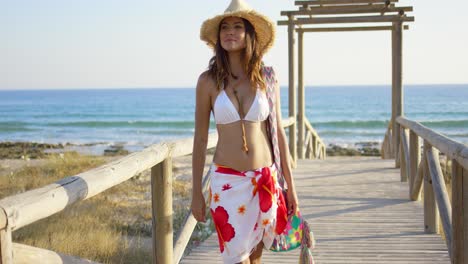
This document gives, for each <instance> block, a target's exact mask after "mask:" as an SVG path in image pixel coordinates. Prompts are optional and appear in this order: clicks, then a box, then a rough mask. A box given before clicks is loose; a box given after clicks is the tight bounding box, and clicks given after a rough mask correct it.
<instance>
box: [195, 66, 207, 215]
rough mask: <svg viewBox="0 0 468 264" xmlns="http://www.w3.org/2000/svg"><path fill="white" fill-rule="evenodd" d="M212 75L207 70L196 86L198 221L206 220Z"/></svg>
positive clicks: (196, 194) (196, 199)
mask: <svg viewBox="0 0 468 264" xmlns="http://www.w3.org/2000/svg"><path fill="white" fill-rule="evenodd" d="M209 85H210V77H209V76H208V73H207V72H204V73H202V74H201V75H200V77H199V78H198V82H197V87H196V104H195V135H194V139H193V152H192V177H193V178H192V206H191V207H192V214H193V216H194V217H195V219H197V221H201V222H205V220H206V219H205V207H206V205H205V198H204V197H203V191H202V177H203V169H204V167H205V160H206V146H207V144H208V128H209V125H210V111H211V101H210V94H209V87H210V86H209Z"/></svg>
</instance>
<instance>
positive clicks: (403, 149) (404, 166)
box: [400, 126, 411, 188]
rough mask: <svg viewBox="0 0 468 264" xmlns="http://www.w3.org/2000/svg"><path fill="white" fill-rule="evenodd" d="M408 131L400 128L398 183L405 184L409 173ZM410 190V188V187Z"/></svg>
mask: <svg viewBox="0 0 468 264" xmlns="http://www.w3.org/2000/svg"><path fill="white" fill-rule="evenodd" d="M408 137H409V136H408V131H407V129H405V128H404V127H402V126H400V138H401V142H400V181H401V182H407V181H408V177H409V175H408V174H409V173H408V168H409V159H410V157H409V143H408V141H409V139H408ZM410 188H411V187H410Z"/></svg>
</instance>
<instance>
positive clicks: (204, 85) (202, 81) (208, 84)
mask: <svg viewBox="0 0 468 264" xmlns="http://www.w3.org/2000/svg"><path fill="white" fill-rule="evenodd" d="M197 86H198V87H200V88H201V89H204V90H211V89H213V88H215V87H216V83H215V80H214V79H213V77H212V76H211V74H210V73H209V71H208V70H206V71H204V72H202V73H201V74H200V76H199V77H198V84H197Z"/></svg>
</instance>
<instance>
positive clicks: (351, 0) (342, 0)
mask: <svg viewBox="0 0 468 264" xmlns="http://www.w3.org/2000/svg"><path fill="white" fill-rule="evenodd" d="M386 2H387V1H386V0H313V1H294V5H297V6H316V5H340V4H377V3H386ZM388 2H389V3H396V2H398V0H388Z"/></svg>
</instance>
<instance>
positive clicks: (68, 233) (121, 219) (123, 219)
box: [0, 152, 151, 263]
mask: <svg viewBox="0 0 468 264" xmlns="http://www.w3.org/2000/svg"><path fill="white" fill-rule="evenodd" d="M105 162H106V160H105V159H103V158H102V157H99V156H85V155H80V154H78V153H76V152H67V153H64V154H56V155H51V156H50V157H48V158H47V162H45V163H44V165H41V166H35V167H32V166H26V167H24V168H22V169H21V170H19V171H17V172H15V173H12V174H11V175H6V176H3V177H0V197H6V196H9V195H13V194H16V193H21V192H24V191H27V190H30V189H34V188H37V187H41V186H44V185H46V184H49V183H52V182H55V181H57V180H59V179H62V178H65V177H67V176H70V175H75V174H78V173H80V172H83V171H87V170H89V169H92V168H94V167H97V166H100V165H102V164H104V163H105ZM149 188H150V187H149V184H148V183H147V182H144V181H139V180H134V179H131V180H128V181H126V182H124V183H122V184H119V185H117V186H115V187H113V188H111V189H109V190H107V191H105V192H103V193H101V194H99V195H97V196H95V197H92V198H90V199H88V200H85V201H81V202H79V203H77V204H75V205H73V206H71V207H70V208H67V209H66V210H64V211H62V212H59V213H57V214H55V215H53V216H50V217H48V218H46V219H42V220H40V221H37V222H36V223H33V224H31V225H28V226H26V227H23V228H21V229H19V230H17V231H14V232H13V241H15V242H18V243H24V244H28V245H32V246H36V247H40V248H46V249H50V250H53V251H57V252H60V253H64V254H67V255H73V256H78V257H81V258H86V259H90V260H94V261H99V262H102V263H149V262H151V251H150V250H148V248H147V245H143V244H142V243H131V244H132V246H131V247H130V243H129V238H132V239H136V240H143V239H140V238H144V237H147V236H148V233H149V236H151V200H150V199H148V198H145V194H147V191H149ZM148 221H149V224H148Z"/></svg>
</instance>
